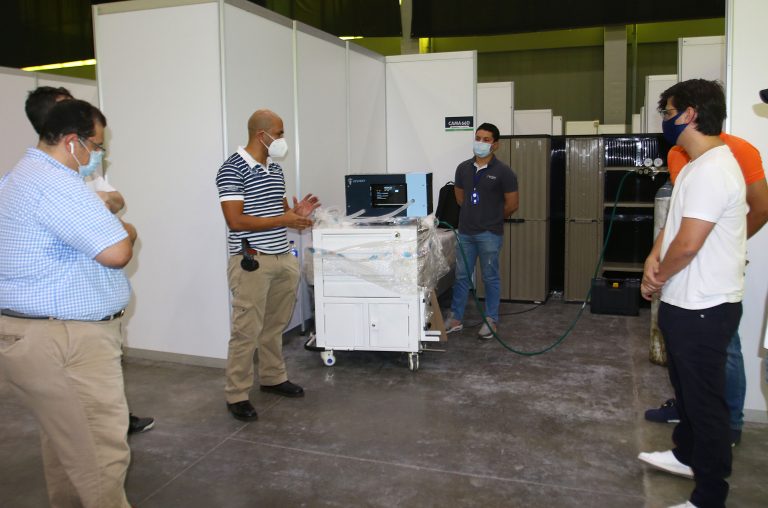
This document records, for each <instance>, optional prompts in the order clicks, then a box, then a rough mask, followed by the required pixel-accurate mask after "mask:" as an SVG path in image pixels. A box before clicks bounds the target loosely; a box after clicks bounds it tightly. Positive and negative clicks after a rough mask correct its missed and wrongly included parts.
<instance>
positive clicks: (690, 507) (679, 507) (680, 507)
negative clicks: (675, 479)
mask: <svg viewBox="0 0 768 508" xmlns="http://www.w3.org/2000/svg"><path fill="white" fill-rule="evenodd" d="M669 508H696V505H695V504H693V503H691V502H690V501H686V502H685V503H683V504H676V505H674V506H670V507H669Z"/></svg>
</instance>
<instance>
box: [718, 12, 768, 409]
mask: <svg viewBox="0 0 768 508" xmlns="http://www.w3.org/2000/svg"><path fill="white" fill-rule="evenodd" d="M726 16H727V25H728V26H727V40H728V44H727V45H728V79H727V89H726V96H727V100H728V119H727V120H726V131H728V132H731V133H732V134H735V135H736V136H739V137H742V138H745V139H747V140H748V141H749V142H751V143H752V144H753V145H755V146H756V147H757V149H758V150H760V155H761V156H762V159H763V165H765V164H766V161H768V104H763V103H762V102H761V101H760V98H759V96H758V92H759V91H760V90H762V89H765V88H768V66H766V65H764V63H763V62H765V48H766V47H768V31H766V29H765V20H767V19H768V2H766V1H765V0H729V2H728V12H727V15H726ZM766 252H768V228H766V227H763V229H762V230H761V231H760V232H759V233H757V234H756V235H755V236H753V237H752V238H750V240H749V242H748V244H747V259H749V265H747V272H746V274H747V275H746V280H745V288H744V301H743V305H744V314H743V316H742V318H741V325H740V327H739V334H740V335H741V349H742V352H743V354H744V367H745V370H746V374H747V397H746V401H745V404H744V416H745V418H746V419H748V420H752V421H761V422H768V413H766V408H767V407H768V404H766V399H767V398H768V385H766V379H765V368H764V367H765V365H764V362H765V361H766V359H765V355H766V350H765V349H764V348H763V347H764V344H763V336H764V334H765V330H766V308H767V307H768V256H766V254H765V253H766Z"/></svg>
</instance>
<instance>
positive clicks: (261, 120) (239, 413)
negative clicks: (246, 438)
mask: <svg viewBox="0 0 768 508" xmlns="http://www.w3.org/2000/svg"><path fill="white" fill-rule="evenodd" d="M283 134H284V132H283V120H282V119H281V118H280V117H279V116H277V115H276V114H275V113H273V112H272V111H269V110H266V109H260V110H258V111H256V112H255V113H253V115H251V117H250V118H249V119H248V144H247V145H246V146H245V147H240V148H238V149H237V151H236V152H235V153H234V154H232V155H231V156H230V157H229V158H228V159H227V160H226V161H224V164H222V166H221V168H219V172H218V174H217V176H216V185H217V187H218V189H219V200H220V201H221V210H222V212H223V213H224V219H225V220H226V222H227V226H228V227H229V237H228V240H229V266H228V268H227V275H228V280H229V289H230V291H231V292H232V332H231V336H230V339H229V351H228V354H227V367H226V378H227V382H226V387H225V393H226V399H227V409H228V410H229V412H230V413H232V416H234V417H235V418H237V419H238V420H243V421H251V420H256V419H257V417H258V416H257V413H256V410H255V409H254V407H253V405H252V404H251V402H250V400H249V392H250V390H251V387H252V386H253V374H254V372H253V355H254V353H255V352H256V350H257V349H258V358H259V383H260V384H261V390H262V391H265V392H271V393H276V394H278V395H283V396H285V397H302V396H303V395H304V390H303V389H302V388H301V387H300V386H298V385H296V384H293V383H291V382H290V381H288V374H287V372H286V368H285V361H284V360H283V330H285V327H286V326H287V325H288V322H289V321H290V319H291V314H292V313H293V306H294V304H295V303H296V286H297V284H298V282H299V263H298V260H297V259H296V257H295V256H293V255H292V254H291V252H290V249H289V247H288V234H287V228H293V229H298V230H302V229H304V228H307V227H310V226H311V225H312V221H311V220H310V219H309V215H310V214H311V213H312V212H313V211H314V210H315V209H316V208H317V207H318V206H320V203H319V202H318V200H317V198H316V197H315V196H312V194H307V196H305V197H304V199H302V200H301V201H297V200H296V198H295V197H294V198H293V205H294V206H293V208H290V207H289V206H288V200H287V199H286V192H285V178H284V176H283V169H282V168H281V167H280V165H279V164H278V163H276V162H274V160H273V159H280V158H283V157H285V155H286V153H287V151H288V145H287V144H286V142H285V139H284V138H283ZM246 242H247V243H246ZM244 245H247V247H246V248H249V249H250V252H251V254H252V255H253V256H254V257H255V259H256V261H257V262H258V268H256V269H255V270H251V271H249V270H246V269H244V268H243V266H242V265H241V262H242V261H243V246H244Z"/></svg>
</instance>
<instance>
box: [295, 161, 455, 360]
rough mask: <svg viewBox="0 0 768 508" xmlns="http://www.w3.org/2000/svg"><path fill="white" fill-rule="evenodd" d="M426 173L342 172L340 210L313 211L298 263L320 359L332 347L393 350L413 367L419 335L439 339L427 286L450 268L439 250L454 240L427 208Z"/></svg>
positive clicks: (423, 340)
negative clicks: (308, 243) (309, 287)
mask: <svg viewBox="0 0 768 508" xmlns="http://www.w3.org/2000/svg"><path fill="white" fill-rule="evenodd" d="M431 177H432V175H431V174H430V173H415V174H414V173H411V174H408V175H392V174H389V175H387V174H384V175H381V174H379V175H347V176H345V184H346V186H347V209H346V213H342V212H340V211H339V210H336V209H332V208H329V209H323V208H320V209H318V210H317V211H316V212H315V224H314V227H313V229H312V243H313V245H312V247H311V248H310V249H308V252H309V253H310V254H311V261H309V262H306V263H305V270H306V272H307V280H308V281H313V282H314V298H315V327H316V331H315V337H314V338H315V349H319V350H320V351H321V353H320V355H321V358H322V360H323V363H324V364H325V365H327V366H332V365H334V364H335V363H336V358H335V355H334V351H339V350H346V351H358V350H363V351H399V352H404V353H407V354H408V366H409V368H410V369H411V370H412V371H416V370H418V368H419V353H421V352H422V351H423V350H424V343H428V342H437V341H440V340H445V329H444V327H443V323H442V317H441V315H440V308H439V306H438V304H437V298H436V296H435V294H434V288H435V287H436V285H437V282H438V280H439V279H440V278H441V277H443V276H444V275H446V274H447V273H448V272H449V271H450V264H449V261H448V260H447V259H446V256H445V255H444V250H450V251H451V252H452V251H453V249H454V248H455V247H454V244H453V242H454V240H453V235H452V234H450V232H446V231H441V230H438V228H437V221H436V220H435V217H434V216H433V215H428V214H430V213H431V212H432V206H431V205H432V203H431V198H432V188H431ZM305 259H309V258H308V257H305ZM310 340H311V339H310Z"/></svg>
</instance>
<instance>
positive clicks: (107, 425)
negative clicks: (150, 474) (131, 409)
mask: <svg viewBox="0 0 768 508" xmlns="http://www.w3.org/2000/svg"><path fill="white" fill-rule="evenodd" d="M121 346H122V335H121V331H120V320H119V319H118V320H115V321H104V322H87V321H56V320H45V319H39V320H38V319H18V318H12V317H7V316H0V371H2V372H3V378H4V380H6V381H7V382H8V383H9V385H10V386H11V387H12V389H13V390H14V392H16V394H17V395H18V396H19V397H20V398H21V400H22V402H23V403H24V404H25V405H26V406H27V407H28V408H29V409H30V410H31V411H32V412H33V413H34V415H35V417H36V418H37V421H38V422H39V423H40V427H41V431H40V434H41V443H42V451H43V466H44V470H45V479H46V484H47V486H48V498H49V500H50V503H51V506H52V507H54V508H60V507H61V508H75V507H84V508H113V507H114V508H125V507H130V505H129V504H128V501H127V499H126V497H125V488H124V485H125V474H126V471H127V469H128V463H129V462H130V450H129V448H128V440H127V437H126V435H127V432H128V406H127V405H126V401H125V392H124V389H123V371H122V367H121V366H120V356H121V349H120V348H121Z"/></svg>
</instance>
